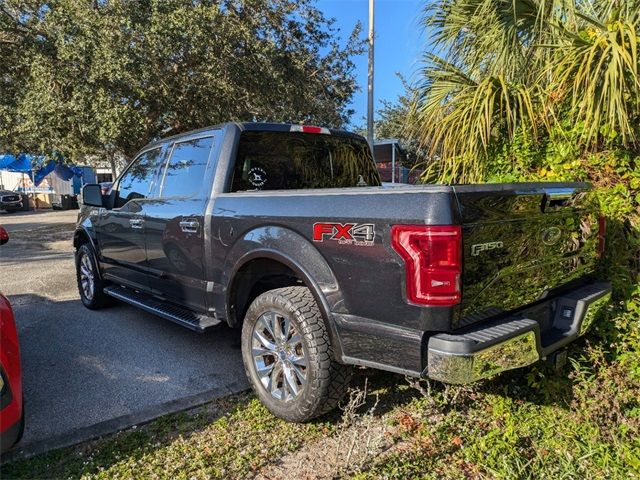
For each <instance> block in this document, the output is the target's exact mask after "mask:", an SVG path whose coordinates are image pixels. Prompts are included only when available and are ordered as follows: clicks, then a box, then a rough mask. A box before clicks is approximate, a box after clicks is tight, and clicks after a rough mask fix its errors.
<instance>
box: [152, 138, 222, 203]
mask: <svg viewBox="0 0 640 480" xmlns="http://www.w3.org/2000/svg"><path fill="white" fill-rule="evenodd" d="M212 146H213V137H204V138H197V139H194V140H188V141H186V142H180V143H176V144H175V146H174V147H173V152H172V153H171V158H169V161H168V162H167V166H166V168H165V172H164V180H163V182H162V194H161V196H162V197H163V198H168V197H191V196H194V195H197V194H198V193H199V192H200V190H201V188H202V182H203V180H204V176H205V172H206V170H207V164H208V163H209V153H210V152H211V147H212Z"/></svg>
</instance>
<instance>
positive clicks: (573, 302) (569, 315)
mask: <svg viewBox="0 0 640 480" xmlns="http://www.w3.org/2000/svg"><path fill="white" fill-rule="evenodd" d="M610 297H611V285H610V284H608V283H594V284H591V285H588V286H585V287H581V288H579V289H576V290H574V291H572V292H570V293H568V294H565V295H563V296H561V297H557V298H554V299H550V300H549V303H550V309H549V311H550V312H553V313H552V314H551V315H553V319H552V327H551V328H550V329H547V330H546V331H545V332H542V333H541V330H540V323H539V322H540V319H531V318H527V311H526V310H524V311H523V312H520V313H518V314H517V315H513V316H510V317H506V318H500V319H498V320H494V321H492V322H489V323H485V324H482V325H480V326H474V327H472V328H468V329H465V330H463V331H461V332H459V333H458V332H456V333H455V334H448V333H441V334H438V335H434V336H433V337H431V338H430V339H429V343H428V350H427V368H426V370H425V372H423V376H428V377H429V378H433V379H434V380H439V381H442V382H445V383H454V384H465V383H471V382H475V381H477V380H480V379H482V378H487V377H491V376H494V375H496V374H497V373H500V372H503V371H505V370H512V369H514V368H520V367H525V366H527V365H530V364H532V363H535V362H537V361H538V360H540V359H543V358H544V357H546V356H547V355H549V354H551V353H553V352H555V351H557V350H558V349H560V348H562V347H563V346H565V345H566V344H568V343H570V342H571V341H573V340H575V339H576V338H577V337H579V336H580V335H583V334H584V333H585V332H586V331H587V329H588V328H589V327H590V326H591V324H592V323H593V321H594V319H595V318H596V316H597V314H598V312H599V311H600V310H601V309H602V307H603V306H604V305H605V304H606V303H607V302H608V301H609V299H610Z"/></svg>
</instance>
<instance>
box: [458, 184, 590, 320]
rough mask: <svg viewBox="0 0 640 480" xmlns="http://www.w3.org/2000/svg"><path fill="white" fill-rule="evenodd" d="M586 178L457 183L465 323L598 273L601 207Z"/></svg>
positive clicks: (523, 302) (463, 317)
mask: <svg viewBox="0 0 640 480" xmlns="http://www.w3.org/2000/svg"><path fill="white" fill-rule="evenodd" d="M589 190H590V187H589V185H588V184H584V183H529V184H527V183H519V184H495V185H492V184H487V185H468V186H456V187H454V191H455V196H456V199H457V203H458V208H459V212H460V216H461V219H462V228H463V229H462V236H463V252H464V254H463V260H464V267H463V273H462V303H461V309H460V315H459V316H458V318H457V321H456V325H454V326H464V325H469V324H472V323H475V322H478V321H481V320H483V319H485V318H487V317H490V316H493V315H496V314H499V313H501V312H505V311H510V310H514V309H517V308H519V307H521V306H523V305H527V304H530V303H532V302H534V301H536V300H538V299H540V298H543V297H544V296H546V295H547V293H548V292H549V291H550V290H551V289H554V288H556V287H559V286H561V285H563V284H566V283H568V282H571V281H572V280H576V279H579V278H580V277H584V276H585V275H586V274H588V273H590V272H591V271H593V269H594V267H595V263H596V260H597V256H598V244H599V237H598V231H599V224H598V208H597V204H596V202H595V199H594V198H593V195H591V194H590V192H589Z"/></svg>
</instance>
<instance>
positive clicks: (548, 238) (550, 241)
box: [542, 227, 562, 245]
mask: <svg viewBox="0 0 640 480" xmlns="http://www.w3.org/2000/svg"><path fill="white" fill-rule="evenodd" d="M560 237H562V231H561V230H560V229H559V228H558V227H551V228H547V229H546V230H543V231H542V243H544V244H545V245H555V244H556V243H558V240H560Z"/></svg>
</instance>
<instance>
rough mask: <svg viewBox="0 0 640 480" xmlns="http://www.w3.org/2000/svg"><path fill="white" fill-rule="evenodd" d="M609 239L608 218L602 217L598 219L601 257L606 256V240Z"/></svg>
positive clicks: (599, 252)
mask: <svg viewBox="0 0 640 480" xmlns="http://www.w3.org/2000/svg"><path fill="white" fill-rule="evenodd" d="M606 238H607V218H606V217H605V216H601V217H600V218H598V254H599V255H600V257H602V256H603V255H604V247H605V240H606Z"/></svg>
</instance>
